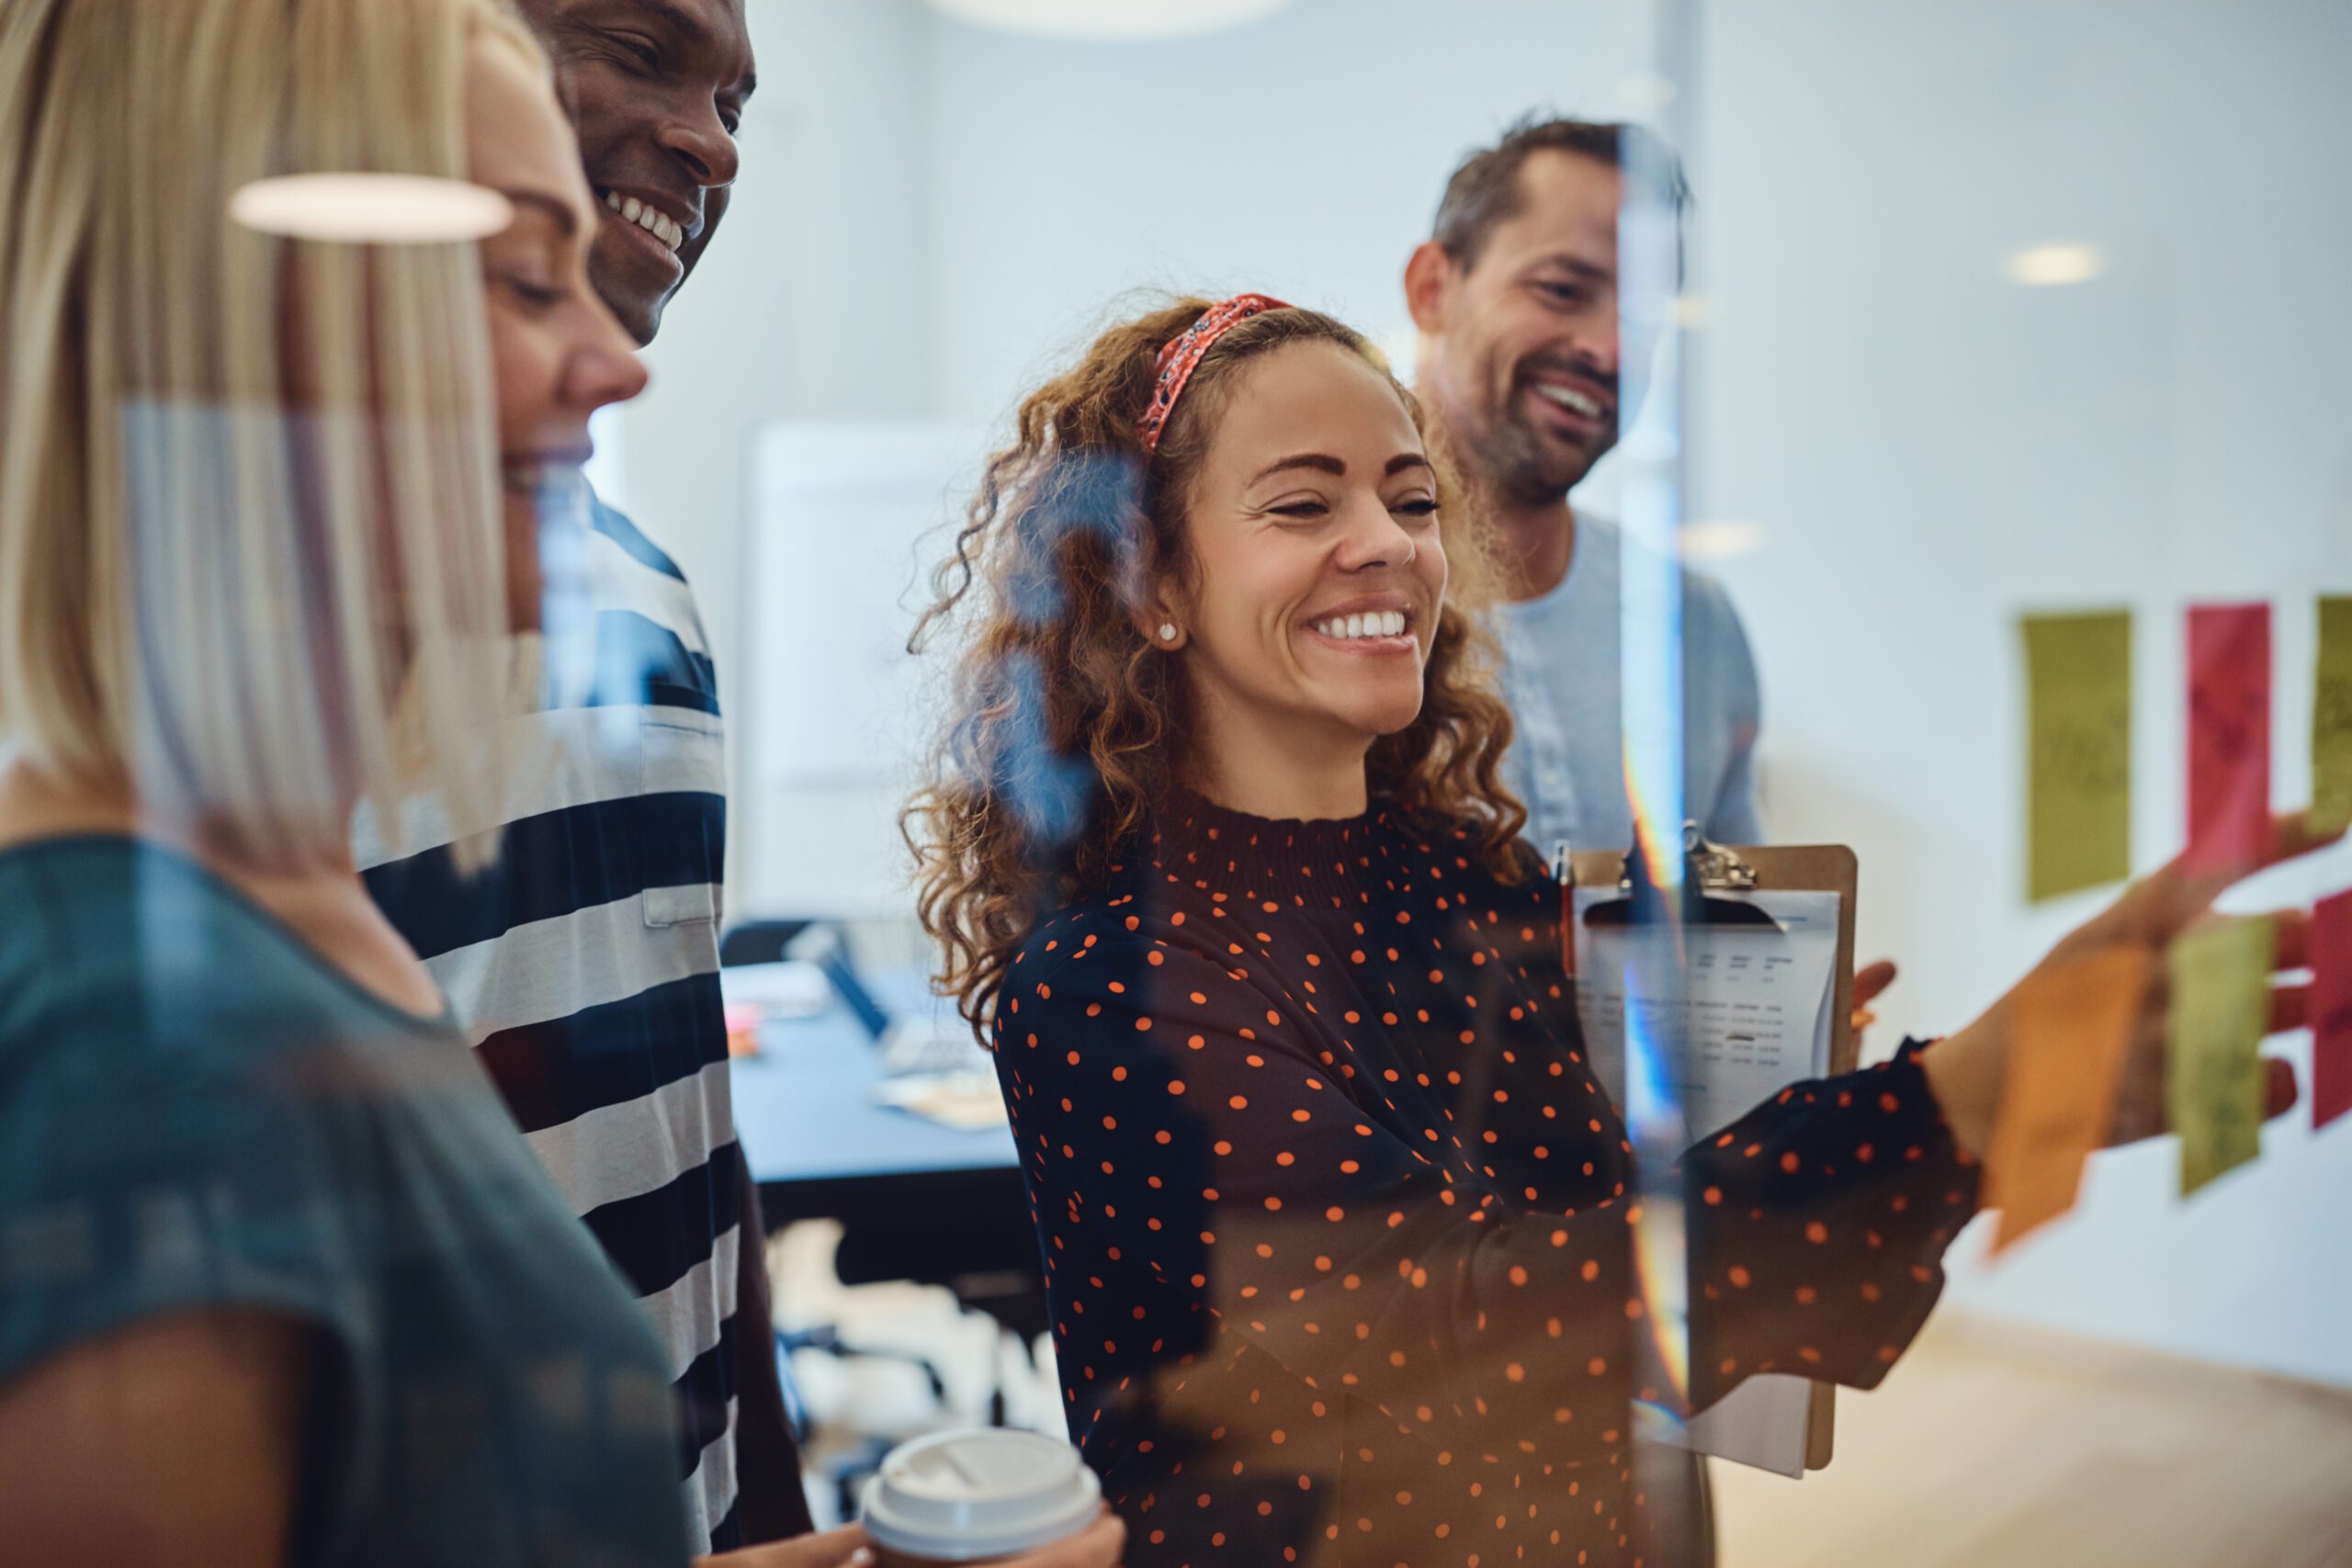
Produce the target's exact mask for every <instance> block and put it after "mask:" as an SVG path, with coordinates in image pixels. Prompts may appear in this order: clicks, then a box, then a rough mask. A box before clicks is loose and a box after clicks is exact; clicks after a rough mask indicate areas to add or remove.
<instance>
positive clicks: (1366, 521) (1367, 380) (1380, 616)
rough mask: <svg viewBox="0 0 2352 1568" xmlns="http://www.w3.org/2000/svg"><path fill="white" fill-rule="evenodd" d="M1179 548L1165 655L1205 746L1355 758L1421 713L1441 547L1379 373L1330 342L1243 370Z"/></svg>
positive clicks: (1430, 497)
mask: <svg viewBox="0 0 2352 1568" xmlns="http://www.w3.org/2000/svg"><path fill="white" fill-rule="evenodd" d="M1185 538H1186V544H1187V547H1188V548H1189V550H1190V553H1191V556H1192V562H1193V578H1192V581H1191V583H1190V585H1189V587H1190V592H1186V593H1185V594H1183V596H1182V603H1181V604H1180V605H1179V606H1178V607H1177V610H1176V615H1177V619H1178V620H1179V621H1180V622H1181V623H1182V626H1183V628H1184V638H1185V640H1184V642H1183V645H1182V651H1181V654H1180V655H1179V657H1181V658H1182V659H1183V660H1184V661H1185V673H1186V675H1187V678H1188V679H1189V680H1190V681H1191V682H1192V685H1193V691H1194V693H1195V694H1196V695H1197V697H1198V698H1199V699H1200V702H1201V705H1202V715H1203V719H1204V726H1203V728H1204V739H1205V740H1206V741H1207V742H1208V743H1209V744H1210V745H1216V744H1218V743H1219V741H1220V739H1221V738H1222V739H1228V740H1229V739H1233V738H1236V737H1238V736H1242V735H1256V736H1259V737H1261V738H1263V737H1282V738H1283V743H1284V744H1297V743H1301V742H1304V743H1305V744H1307V745H1312V746H1324V747H1334V746H1335V747H1343V748H1350V749H1353V750H1357V751H1359V752H1361V750H1364V749H1367V748H1369V747H1370V745H1371V743H1372V742H1373V741H1374V740H1375V739H1378V738H1379V737H1381V736H1383V735H1388V734H1393V733H1395V732H1396V731H1397V730H1400V729H1403V728H1406V727H1408V725H1410V724H1411V723H1412V722H1413V720H1414V718H1415V717H1416V716H1419V713H1420V710H1421V674H1422V668H1423V666H1424V665H1425V664H1426V663H1427V661H1428V659H1429V654H1430V644H1431V640H1432V638H1433V637H1434V636H1435V634H1436V628H1437V618H1438V609H1439V606H1440V605H1441V604H1442V602H1443V600H1444V597H1445V581H1446V565H1445V550H1444V547H1443V546H1442V544H1441V543H1440V542H1439V538H1438V527H1437V482H1436V478H1435V475H1434V473H1433V471H1432V470H1431V468H1430V463H1429V457H1428V455H1427V452H1426V450H1425V448H1424V446H1423V445H1422V441H1421V436H1420V433H1419V431H1418V430H1417V429H1416V428H1415V427H1414V423H1413V419H1412V416H1411V414H1410V413H1408V412H1407V410H1406V407H1405V405H1404V403H1403V402H1402V401H1401V400H1399V399H1398V397H1397V391H1396V389H1395V388H1393V387H1392V386H1391V385H1390V384H1389V382H1388V380H1387V378H1385V377H1384V376H1383V375H1382V374H1381V373H1380V372H1379V371H1377V370H1375V369H1374V368H1373V367H1371V366H1370V365H1368V364H1366V363H1365V362H1364V361H1363V359H1361V358H1359V357H1358V356H1357V355H1355V354H1353V353H1351V352H1350V351H1349V350H1348V349H1346V348H1343V347H1341V346H1340V344H1335V343H1328V342H1306V343H1296V344H1289V345H1287V346H1285V347H1282V348H1278V349H1274V350H1272V351H1270V352H1268V353H1267V354H1265V355H1262V356H1261V357H1260V358H1259V359H1257V360H1255V361H1254V362H1252V363H1250V364H1249V365H1248V366H1246V367H1241V368H1240V374H1239V375H1238V376H1237V377H1236V378H1235V379H1234V381H1233V383H1232V385H1231V387H1230V389H1229V393H1228V395H1227V399H1226V404H1225V408H1224V410H1223V412H1222V414H1221V416H1220V417H1219V419H1218V422H1217V425H1216V434H1215V435H1214V436H1213V438H1212V440H1211V443H1210V446H1209V448H1208V452H1207V455H1206V457H1204V460H1203V463H1202V466H1201V468H1200V470H1199V472H1198V473H1197V474H1196V475H1195V477H1194V479H1193V487H1192V494H1191V496H1190V498H1189V505H1188V506H1187V508H1186V512H1185ZM1158 634H1159V628H1158V627H1157V626H1154V627H1152V628H1150V635H1151V636H1153V637H1157V636H1158Z"/></svg>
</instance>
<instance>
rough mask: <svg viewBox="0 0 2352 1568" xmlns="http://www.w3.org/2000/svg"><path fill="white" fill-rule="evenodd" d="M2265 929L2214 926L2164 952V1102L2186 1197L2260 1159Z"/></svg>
mask: <svg viewBox="0 0 2352 1568" xmlns="http://www.w3.org/2000/svg"><path fill="white" fill-rule="evenodd" d="M2272 940H2273V938H2272V932H2271V930H2270V921H2269V920H2268V919H2266V918H2264V917H2261V916H2252V917H2248V918H2246V919H2232V920H2216V921H2213V922H2211V923H2210V924H2207V925H2202V926H2199V927H2197V928H2196V929H2195V930H2193V931H2189V932H2188V934H2186V935H2184V936H2182V937H2181V938H2180V939H2179V940H2178V941H2177V942H2174V943H2173V944H2172V953H2171V955H2170V965H2171V970H2172V1012H2171V1018H2170V1020H2169V1027H2168V1028H2167V1029H2166V1031H2165V1050H2166V1055H2165V1068H2166V1075H2165V1076H2166V1077H2167V1079H2168V1080H2169V1081H2168V1083H2167V1085H2166V1095H2167V1098H2168V1102H2169V1106H2170V1110H2171V1112H2172V1127H2173V1131H2174V1132H2176V1133H2177V1134H2180V1195H2181V1196H2182V1197H2184V1198H2186V1197H2188V1195H2189V1194H2190V1193H2192V1192H2194V1191H2196V1190H2198V1189H2199V1188H2200V1187H2202V1186H2204V1185H2205V1184H2206V1183H2207V1182H2209V1181H2211V1180H2212V1179H2214V1178H2215V1177H2217V1176H2219V1175H2221V1174H2222V1172H2223V1171H2227V1170H2234V1169H2235V1168H2238V1167H2239V1166H2242V1165H2244V1164H2245V1163H2246V1162H2247V1161H2249V1160H2251V1159H2253V1158H2254V1157H2255V1156H2256V1155H2258V1154H2260V1153H2261V1152H2262V1101H2263V1068H2262V1058H2261V1055H2260V1054H2259V1051H2258V1049H2257V1048H2258V1047H2259V1046H2260V1045H2261V1043H2262V1036H2263V1032H2264V1030H2265V1027H2266V1026H2267V1024H2268V1022H2269V1017H2270V967H2271V961H2272V957H2273V950H2272Z"/></svg>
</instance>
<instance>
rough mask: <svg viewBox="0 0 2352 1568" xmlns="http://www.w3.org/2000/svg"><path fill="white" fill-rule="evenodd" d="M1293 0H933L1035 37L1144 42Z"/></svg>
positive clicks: (1231, 21) (973, 19) (1216, 27)
mask: <svg viewBox="0 0 2352 1568" xmlns="http://www.w3.org/2000/svg"><path fill="white" fill-rule="evenodd" d="M1288 4H1290V0H931V5H932V8H933V10H936V11H938V12H940V13H942V14H943V15H945V16H949V17H955V18H956V20H957V21H959V22H969V23H971V24H972V25H973V26H975V27H982V28H994V29H995V30H997V31H999V32H1008V33H1023V34H1026V35H1028V36H1029V37H1032V38H1050V39H1083V40H1086V41H1089V42H1141V41H1147V40H1152V39H1184V38H1199V37H1201V36H1203V35H1204V34H1207V33H1216V32H1223V31H1225V30H1226V29H1227V28H1238V27H1242V26H1245V25H1247V24H1249V23H1250V22H1257V21H1262V20H1264V19H1265V18H1266V17H1271V16H1272V15H1273V14H1274V13H1275V12H1277V11H1279V10H1281V9H1282V8H1283V6H1287V5H1288Z"/></svg>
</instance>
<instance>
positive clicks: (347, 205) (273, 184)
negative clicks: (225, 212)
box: [229, 175, 515, 245]
mask: <svg viewBox="0 0 2352 1568" xmlns="http://www.w3.org/2000/svg"><path fill="white" fill-rule="evenodd" d="M229 216H230V217H231V218H232V219H234V220H236V221H238V222H239V223H242V224H243V225H244V226H245V227H246V228H248V229H253V230H256V231H259V232H261V233H264V234H277V235H282V236H284V237H285V238H287V239H290V240H325V241H332V242H335V243H343V244H355V245H429V244H447V243H453V242H456V241H460V240H480V239H485V238H487V237H488V236H490V235H492V234H495V233H498V232H499V231H502V230H503V229H504V228H505V227H506V226H507V225H508V224H510V223H512V222H514V221H515V209H514V208H513V207H512V206H511V205H509V203H508V202H507V200H506V198H505V197H503V196H501V195H499V194H498V193H497V192H496V191H494V190H486V189H484V188H483V187H481V186H477V185H469V184H467V183H466V182H465V181H463V180H443V179H433V178H429V177H427V176H424V175H278V176H277V177H275V178H272V179H266V180H255V181H254V182H253V183H252V184H251V185H249V186H244V187H243V189H241V190H239V191H238V192H237V194H236V195H234V196H232V197H230V198H229Z"/></svg>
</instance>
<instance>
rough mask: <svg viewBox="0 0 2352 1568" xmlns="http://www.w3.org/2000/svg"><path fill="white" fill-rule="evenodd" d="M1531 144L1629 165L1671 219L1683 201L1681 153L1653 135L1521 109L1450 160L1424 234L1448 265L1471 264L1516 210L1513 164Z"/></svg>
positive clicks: (1530, 151) (1686, 197)
mask: <svg viewBox="0 0 2352 1568" xmlns="http://www.w3.org/2000/svg"><path fill="white" fill-rule="evenodd" d="M1538 152H1573V153H1575V154H1576V155H1577V157H1579V158H1589V159H1591V160H1592V161H1593V162H1595V163H1597V164H1607V165H1608V166H1609V167H1611V168H1612V169H1621V170H1623V169H1630V171H1631V173H1632V174H1633V175H1634V177H1635V178H1637V179H1642V180H1645V181H1647V182H1649V183H1650V184H1652V185H1654V186H1657V187H1658V188H1659V189H1661V190H1662V191H1663V193H1664V194H1665V196H1666V197H1667V198H1668V200H1669V201H1671V202H1672V203H1673V204H1674V211H1675V216H1676V218H1677V219H1678V220H1679V218H1680V217H1681V214H1682V209H1684V208H1685V207H1687V206H1689V205H1690V201H1691V187H1690V186H1689V184H1688V183H1687V182H1685V181H1684V179H1683V177H1682V163H1681V160H1680V159H1679V158H1677V157H1676V156H1675V155H1674V151H1673V149H1672V148H1669V147H1668V146H1667V144H1666V143H1665V142H1663V141H1659V140H1658V138H1657V135H1656V134H1655V133H1654V132H1652V131H1649V130H1644V129H1643V128H1642V127H1640V126H1638V125H1632V124H1628V123H1626V122H1624V121H1622V120H1591V119H1563V118H1538V117H1537V116H1535V115H1532V114H1530V115H1526V116H1524V117H1522V118H1520V119H1519V120H1518V121H1517V122H1515V123H1514V124H1512V125H1511V126H1510V129H1508V130H1505V131H1504V132H1503V135H1502V140H1501V141H1498V142H1496V143H1495V144H1494V145H1493V146H1491V147H1481V148H1479V149H1478V150H1477V151H1476V152H1473V153H1471V154H1470V155H1469V156H1468V157H1466V158H1464V159H1463V160H1462V162H1461V163H1460V164H1457V165H1455V167H1454V170H1453V177H1452V178H1451V179H1449V180H1447V181H1446V182H1445V195H1444V196H1443V197H1442V198H1441V199H1440V200H1439V202H1438V204H1437V219H1436V221H1435V222H1433V223H1431V224H1430V238H1431V239H1433V240H1435V241H1436V242H1437V243H1438V244H1439V245H1440V246H1441V247H1442V249H1443V250H1444V252H1445V254H1447V255H1449V256H1451V257H1453V262H1454V265H1457V266H1460V267H1463V268H1465V269H1466V268H1469V267H1473V266H1476V265H1477V263H1478V254H1479V253H1480V252H1481V251H1484V250H1485V249H1486V248H1487V241H1488V240H1489V239H1492V238H1493V237H1494V232H1495V230H1496V228H1497V227H1498V226H1499V225H1500V224H1502V223H1505V222H1507V221H1509V220H1510V219H1512V218H1515V217H1517V216H1518V215H1519V197H1520V191H1519V171H1520V169H1521V166H1522V165H1524V164H1526V162H1527V160H1528V159H1530V158H1532V157H1533V156H1534V155H1535V154H1536V153H1538Z"/></svg>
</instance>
